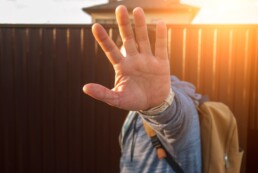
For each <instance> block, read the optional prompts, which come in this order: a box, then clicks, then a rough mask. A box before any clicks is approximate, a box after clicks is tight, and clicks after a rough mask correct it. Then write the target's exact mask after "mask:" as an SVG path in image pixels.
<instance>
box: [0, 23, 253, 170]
mask: <svg viewBox="0 0 258 173" xmlns="http://www.w3.org/2000/svg"><path fill="white" fill-rule="evenodd" d="M112 27H113V26H106V28H107V29H108V32H109V33H110V34H111V35H112V37H113V38H114V40H115V41H116V42H119V38H118V31H117V29H116V28H113V29H109V28H112ZM151 30H153V27H151ZM168 35H169V48H168V50H169V55H170V62H171V73H172V74H175V75H177V76H178V77H179V78H181V79H183V80H187V81H190V82H192V83H194V84H195V85H196V86H197V90H198V91H199V92H201V93H203V94H207V95H209V97H210V99H212V100H217V101H223V102H225V103H226V104H228V105H229V106H230V108H231V109H232V110H233V112H234V113H235V115H236V118H237V122H238V127H239V128H238V129H239V134H240V144H241V146H242V147H243V149H244V150H245V151H246V152H245V156H247V159H245V160H247V163H245V162H244V165H243V172H245V170H246V169H245V166H246V165H247V166H249V167H252V166H253V168H257V166H256V165H254V164H251V163H252V159H251V158H253V155H254V154H253V153H255V152H257V149H255V147H253V145H252V144H257V145H258V139H257V138H258V106H257V105H258V100H257V99H258V91H257V89H258V85H257V79H258V49H257V47H258V26H257V25H227V26H222V25H209V26H205V25H186V26H185V25H175V26H169V30H168ZM152 39H153V38H152ZM113 75H114V73H113V69H112V66H111V65H110V64H109V62H108V60H107V59H106V58H105V56H104V54H103V52H102V51H101V50H100V48H99V47H98V46H97V44H96V43H95V41H94V39H93V36H92V34H91V31H90V26H80V25H72V26H61V25H52V26H44V25H38V26H37V25H36V26H31V25H24V26H21V25H1V26H0V93H1V96H0V103H1V104H0V172H3V173H10V172H26V173H28V172H33V173H34V172H37V173H40V172H44V173H45V172H46V173H51V172H62V173H66V172H72V173H76V172H94V173H95V172H96V173H102V172H105V173H106V172H111V173H114V172H119V156H120V149H119V146H118V135H119V131H120V128H121V126H122V122H123V119H124V117H125V115H126V113H127V112H126V111H122V110H118V109H115V108H111V107H109V106H107V105H105V104H103V103H100V102H98V101H94V100H93V99H91V98H89V97H88V96H85V95H84V94H83V93H82V86H83V85H84V84H85V83H88V82H97V83H101V84H103V85H105V86H108V87H112V85H113V81H114V79H113ZM250 132H252V133H250ZM249 133H250V134H252V135H250V134H249ZM248 134H249V135H248ZM248 136H249V137H250V138H252V139H247V137H248ZM254 138H255V139H254ZM250 141H251V142H250ZM257 145H256V146H257ZM254 146H255V145H254ZM249 167H248V168H249ZM256 170H258V168H257V169H256Z"/></svg>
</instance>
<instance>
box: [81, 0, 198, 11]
mask: <svg viewBox="0 0 258 173" xmlns="http://www.w3.org/2000/svg"><path fill="white" fill-rule="evenodd" d="M118 5H125V6H126V7H127V8H128V10H129V11H132V10H133V9H134V8H135V7H141V8H143V9H144V11H145V12H158V13H168V12H170V13H171V12H192V13H193V14H195V13H197V12H198V11H199V8H198V7H194V6H190V5H185V4H180V2H179V0H121V1H113V2H109V3H106V4H101V5H96V6H92V7H86V8H83V11H85V12H86V13H88V14H92V13H105V12H107V13H113V12H114V10H115V8H116V7H117V6H118Z"/></svg>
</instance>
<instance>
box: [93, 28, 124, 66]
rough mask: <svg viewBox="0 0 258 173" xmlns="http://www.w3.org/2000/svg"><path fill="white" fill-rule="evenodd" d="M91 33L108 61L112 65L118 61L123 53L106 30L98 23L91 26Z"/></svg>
mask: <svg viewBox="0 0 258 173" xmlns="http://www.w3.org/2000/svg"><path fill="white" fill-rule="evenodd" d="M92 33H93V35H94V37H95V39H96V40H97V42H98V43H99V45H100V47H101V48H102V50H103V51H104V52H105V54H106V56H107V57H108V59H109V61H110V62H111V63H112V64H113V65H114V64H117V63H119V62H120V61H121V59H122V57H123V55H122V54H121V52H120V51H119V49H118V47H117V46H116V44H115V43H114V42H113V40H112V39H111V38H110V37H109V36H108V34H107V32H106V30H105V29H104V28H103V27H102V26H101V25H100V24H94V25H93V26H92Z"/></svg>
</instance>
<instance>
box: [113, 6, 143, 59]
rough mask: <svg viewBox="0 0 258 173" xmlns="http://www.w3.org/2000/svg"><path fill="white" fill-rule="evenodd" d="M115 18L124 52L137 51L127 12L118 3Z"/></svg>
mask: <svg viewBox="0 0 258 173" xmlns="http://www.w3.org/2000/svg"><path fill="white" fill-rule="evenodd" d="M116 19H117V23H118V28H119V31H120V34H121V37H122V41H123V44H124V47H125V50H126V54H128V55H135V54H136V53H138V50H137V46H136V42H135V39H134V33H133V29H132V26H131V22H130V18H129V14H128V11H127V9H126V7H125V6H122V5H120V6H118V7H117V8H116Z"/></svg>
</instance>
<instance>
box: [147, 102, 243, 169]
mask: <svg viewBox="0 0 258 173" xmlns="http://www.w3.org/2000/svg"><path fill="white" fill-rule="evenodd" d="M197 110H198V113H199V120H200V131H201V145H202V147H201V148H202V172H203V173H239V172H240V168H241V161H242V156H243V151H239V142H238V131H237V123H236V119H235V117H234V115H233V113H232V112H231V111H230V109H229V108H228V106H226V105H225V104H223V103H220V102H211V101H206V102H204V103H202V104H201V105H200V106H198V107H197ZM144 128H145V131H146V133H147V134H148V136H149V137H150V138H151V141H152V143H153V145H154V147H155V148H156V149H157V155H158V157H159V158H160V159H161V158H165V159H166V160H167V162H168V164H169V165H170V166H171V167H172V168H173V170H174V171H175V172H176V173H182V172H183V170H182V169H181V168H180V165H179V164H178V163H177V162H176V161H175V160H174V159H173V157H172V156H171V155H170V154H169V153H168V152H167V150H166V149H165V148H164V147H163V146H162V144H161V142H157V141H159V139H158V137H157V135H156V133H155V131H154V130H153V129H152V128H151V127H150V126H149V125H148V124H147V123H144ZM153 141H154V142H153ZM162 150H164V151H162ZM164 153H165V154H164ZM178 167H179V168H178Z"/></svg>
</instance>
